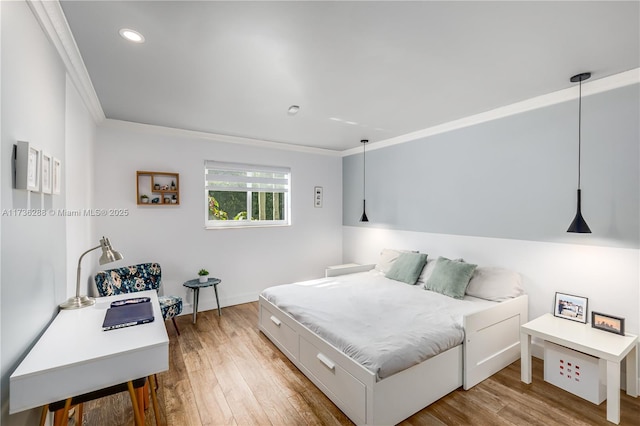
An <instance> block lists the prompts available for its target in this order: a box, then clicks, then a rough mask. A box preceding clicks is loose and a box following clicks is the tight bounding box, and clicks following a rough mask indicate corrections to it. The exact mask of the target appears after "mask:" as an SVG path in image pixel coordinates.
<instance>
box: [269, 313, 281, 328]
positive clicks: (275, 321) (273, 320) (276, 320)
mask: <svg viewBox="0 0 640 426" xmlns="http://www.w3.org/2000/svg"><path fill="white" fill-rule="evenodd" d="M271 321H272V322H273V323H274V324H275V325H277V326H278V327H280V324H282V323H281V322H280V320H279V319H278V318H276V317H274V316H273V315H271Z"/></svg>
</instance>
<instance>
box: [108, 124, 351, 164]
mask: <svg viewBox="0 0 640 426" xmlns="http://www.w3.org/2000/svg"><path fill="white" fill-rule="evenodd" d="M100 127H101V128H105V129H122V130H127V131H133V132H139V133H145V134H154V135H164V136H180V137H187V138H193V139H201V140H207V141H213V142H221V143H230V144H235V145H246V146H253V147H256V148H267V149H280V150H283V151H295V152H302V153H307V154H319V155H326V156H330V157H341V156H342V152H341V151H335V150H332V149H325V148H316V147H311V146H304V145H294V144H288V143H283V142H273V141H268V140H264V139H252V138H246V137H242V136H231V135H221V134H216V133H208V132H199V131H196V130H186V129H177V128H175V127H164V126H158V125H155V124H144V123H135V122H133V121H124V120H114V119H111V118H107V119H105V120H104V121H103V122H102V123H101V125H100Z"/></svg>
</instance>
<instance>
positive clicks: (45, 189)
mask: <svg viewBox="0 0 640 426" xmlns="http://www.w3.org/2000/svg"><path fill="white" fill-rule="evenodd" d="M41 158H42V159H41V161H40V163H41V166H42V169H41V173H40V175H41V176H42V193H44V194H51V169H52V165H53V164H52V160H51V156H50V155H49V154H47V153H45V152H42V153H41Z"/></svg>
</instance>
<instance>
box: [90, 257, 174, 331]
mask: <svg viewBox="0 0 640 426" xmlns="http://www.w3.org/2000/svg"><path fill="white" fill-rule="evenodd" d="M95 280H96V286H97V287H98V294H100V296H113V295H114V294H122V293H133V292H136V291H144V290H156V291H158V289H159V288H160V284H161V282H162V272H161V269H160V264H158V263H141V264H139V265H132V266H125V267H122V268H116V269H108V270H105V271H100V272H98V273H97V274H96V277H95ZM158 300H159V302H160V308H161V309H162V316H163V318H164V320H165V321H166V320H168V319H171V321H173V326H174V327H175V328H176V332H177V333H178V335H180V330H179V329H178V324H176V319H175V317H176V316H178V315H180V314H181V313H182V298H181V297H178V296H160V295H158Z"/></svg>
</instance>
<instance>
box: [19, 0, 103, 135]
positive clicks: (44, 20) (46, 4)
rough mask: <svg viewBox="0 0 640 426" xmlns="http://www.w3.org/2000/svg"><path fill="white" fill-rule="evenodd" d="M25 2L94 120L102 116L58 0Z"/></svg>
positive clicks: (30, 0) (91, 84)
mask: <svg viewBox="0 0 640 426" xmlns="http://www.w3.org/2000/svg"><path fill="white" fill-rule="evenodd" d="M27 4H28V5H29V8H30V9H31V11H32V12H33V14H34V15H35V17H36V19H37V20H38V23H39V24H40V26H41V27H42V29H43V30H44V32H45V34H46V35H47V36H48V37H49V40H51V42H52V43H53V45H54V46H55V48H56V50H57V51H58V55H59V56H60V59H62V62H63V63H64V66H65V68H66V70H67V74H68V75H69V77H70V79H71V81H72V82H73V84H74V85H75V87H76V89H77V90H78V93H79V94H80V97H81V98H82V100H83V101H84V104H85V105H86V107H87V109H88V110H89V113H90V114H91V116H92V117H93V120H94V121H95V123H96V124H99V123H101V122H102V121H104V119H105V115H104V111H103V110H102V106H101V105H100V101H99V100H98V95H97V94H96V91H95V89H94V87H93V83H91V79H90V78H89V73H88V71H87V68H86V67H85V65H84V61H83V60H82V56H81V55H80V50H79V49H78V45H77V44H76V41H75V39H74V38H73V34H71V29H70V28H69V24H68V22H67V18H66V17H65V16H64V12H63V11H62V6H60V2H59V1H58V0H28V1H27Z"/></svg>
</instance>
